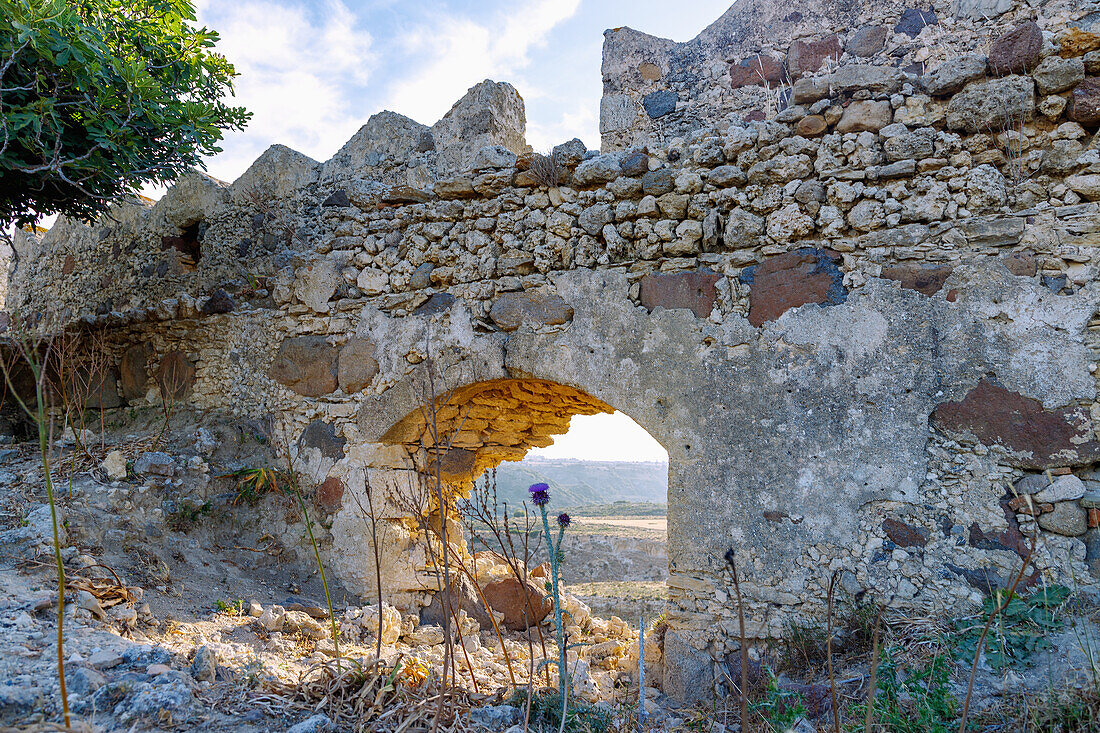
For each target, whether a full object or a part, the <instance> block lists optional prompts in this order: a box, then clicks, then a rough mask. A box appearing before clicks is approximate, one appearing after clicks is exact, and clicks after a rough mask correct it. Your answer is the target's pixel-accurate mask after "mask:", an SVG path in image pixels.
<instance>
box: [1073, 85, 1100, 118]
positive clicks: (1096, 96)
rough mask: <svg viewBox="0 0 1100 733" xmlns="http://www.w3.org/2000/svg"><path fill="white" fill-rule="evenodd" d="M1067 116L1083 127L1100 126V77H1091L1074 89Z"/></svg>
mask: <svg viewBox="0 0 1100 733" xmlns="http://www.w3.org/2000/svg"><path fill="white" fill-rule="evenodd" d="M1066 114H1067V116H1068V117H1069V118H1070V119H1071V120H1073V121H1074V122H1078V123H1080V124H1082V125H1089V126H1094V125H1100V77H1097V76H1092V77H1089V78H1088V79H1085V80H1084V81H1083V82H1081V83H1080V84H1078V85H1077V86H1076V87H1074V89H1073V92H1072V93H1071V94H1070V96H1069V109H1068V110H1067V113H1066Z"/></svg>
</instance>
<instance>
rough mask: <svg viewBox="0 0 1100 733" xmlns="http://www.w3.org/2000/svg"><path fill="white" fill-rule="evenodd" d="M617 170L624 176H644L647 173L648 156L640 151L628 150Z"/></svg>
mask: <svg viewBox="0 0 1100 733" xmlns="http://www.w3.org/2000/svg"><path fill="white" fill-rule="evenodd" d="M619 168H620V170H622V173H623V175H624V176H630V177H637V176H644V175H645V174H646V173H648V172H649V156H648V155H646V154H645V153H644V152H643V151H641V150H630V151H627V152H626V153H624V154H623V158H622V160H620V161H619Z"/></svg>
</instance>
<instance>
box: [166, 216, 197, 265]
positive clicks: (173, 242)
mask: <svg viewBox="0 0 1100 733" xmlns="http://www.w3.org/2000/svg"><path fill="white" fill-rule="evenodd" d="M179 232H180V233H179V234H177V235H175V236H166V237H161V238H160V245H161V249H175V250H176V251H178V252H179V253H180V264H181V265H182V266H183V269H184V271H185V272H191V271H193V270H194V269H195V268H196V267H198V263H199V260H200V259H202V240H203V235H205V234H206V222H204V221H202V220H196V221H192V222H189V223H187V224H184V225H183V226H182V227H180V230H179Z"/></svg>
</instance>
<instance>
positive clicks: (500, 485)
mask: <svg viewBox="0 0 1100 733" xmlns="http://www.w3.org/2000/svg"><path fill="white" fill-rule="evenodd" d="M540 482H542V483H547V484H549V485H550V495H551V497H552V501H553V506H554V507H558V508H561V507H585V506H594V505H600V504H610V503H612V502H616V501H629V502H656V503H660V504H664V503H665V501H666V500H667V496H668V464H665V463H641V462H639V463H633V462H626V461H578V460H566V459H551V458H529V459H527V460H524V461H520V462H518V463H502V464H501V465H500V466H499V467H498V468H497V496H498V497H499V500H500V501H507V502H508V505H509V506H510V507H513V508H515V507H518V506H519V505H520V502H522V501H525V500H526V499H527V487H529V486H530V485H531V484H534V483H540Z"/></svg>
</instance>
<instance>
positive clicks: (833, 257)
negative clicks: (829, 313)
mask: <svg viewBox="0 0 1100 733" xmlns="http://www.w3.org/2000/svg"><path fill="white" fill-rule="evenodd" d="M839 262H840V255H839V254H837V253H836V252H833V251H831V250H826V249H810V248H805V249H800V250H798V251H796V252H788V253H787V254H782V255H778V256H776V257H772V258H770V259H768V260H766V261H765V262H764V264H762V265H759V266H754V267H749V268H746V270H745V271H744V272H743V273H742V275H741V280H742V282H746V283H748V284H749V286H750V290H749V323H751V324H752V325H754V326H761V325H763V324H764V323H767V322H768V321H774V320H775V319H776V318H779V316H781V315H783V314H784V313H786V312H787V311H788V310H790V309H791V308H797V307H799V306H801V305H806V304H807V303H817V304H820V305H837V304H838V303H843V302H844V300H845V298H846V297H847V291H846V290H845V288H844V275H843V273H841V272H840V269H839V267H838V264H839Z"/></svg>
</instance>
